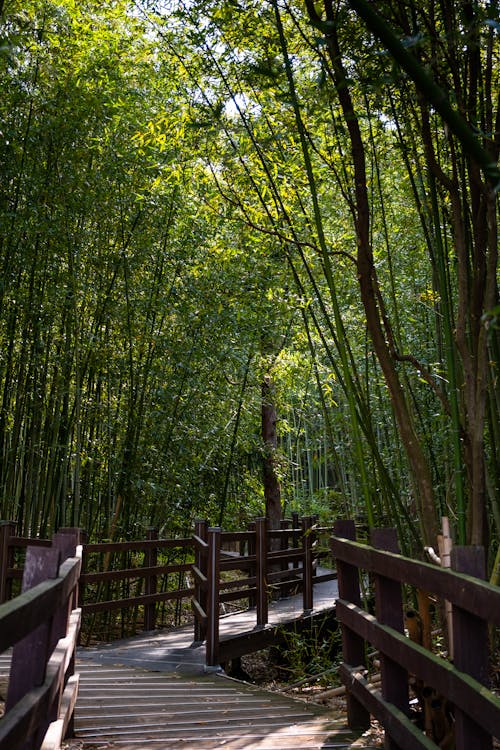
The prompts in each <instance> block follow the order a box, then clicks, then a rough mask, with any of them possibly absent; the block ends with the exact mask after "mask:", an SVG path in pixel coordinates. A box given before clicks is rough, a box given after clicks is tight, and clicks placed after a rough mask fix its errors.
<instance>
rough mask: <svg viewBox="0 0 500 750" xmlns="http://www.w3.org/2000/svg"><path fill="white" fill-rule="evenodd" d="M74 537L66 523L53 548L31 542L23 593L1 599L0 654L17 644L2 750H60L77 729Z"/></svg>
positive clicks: (1, 723)
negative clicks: (63, 740)
mask: <svg viewBox="0 0 500 750" xmlns="http://www.w3.org/2000/svg"><path fill="white" fill-rule="evenodd" d="M77 541H78V535H77V532H76V531H75V530H74V529H67V530H64V531H61V532H59V533H58V534H56V535H55V536H54V539H53V540H52V544H51V546H50V547H48V546H47V545H38V546H31V545H30V546H27V549H26V557H25V562H24V568H23V576H22V593H21V594H20V595H19V596H16V597H15V598H13V599H11V600H10V601H7V602H5V603H3V604H1V605H0V652H4V651H6V650H7V649H9V648H11V647H13V649H12V658H11V663H10V672H9V682H8V690H7V697H6V702H5V714H4V716H3V717H2V718H1V719H0V750H17V748H22V749H23V750H38V749H39V748H42V749H43V750H58V748H60V747H61V742H62V739H63V738H64V737H65V736H66V735H67V734H71V733H72V722H73V709H74V705H75V701H76V695H77V692H78V675H75V674H74V666H75V648H76V643H77V639H78V632H79V628H80V619H81V610H79V609H77V608H76V601H77V591H78V578H79V575H80V568H81V547H79V548H78V549H77ZM61 561H63V562H62V564H61Z"/></svg>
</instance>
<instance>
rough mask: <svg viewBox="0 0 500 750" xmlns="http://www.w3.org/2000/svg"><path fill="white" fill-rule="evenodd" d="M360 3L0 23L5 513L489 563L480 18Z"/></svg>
mask: <svg viewBox="0 0 500 750" xmlns="http://www.w3.org/2000/svg"><path fill="white" fill-rule="evenodd" d="M373 7H374V6H369V5H368V6H367V5H366V4H365V3H363V2H358V1H356V2H354V1H353V2H352V3H344V2H339V3H337V4H334V3H333V2H331V0H323V1H322V2H316V3H313V2H305V3H299V2H293V1H292V2H286V1H285V0H270V1H269V2H261V1H260V0H233V1H231V2H230V1H229V0H226V2H223V1H219V0H197V1H196V2H193V1H191V2H187V1H186V2H172V3H169V2H160V3H153V2H146V1H145V2H135V3H130V2H127V0H116V2H113V3H105V4H99V3H96V2H93V1H92V0H88V1H86V2H83V3H79V4H77V3H75V2H74V1H73V0H61V1H60V2H55V1H54V2H51V1H49V0H30V1H29V2H25V3H20V2H17V0H12V1H10V2H9V0H7V1H6V2H4V3H3V7H0V10H1V13H2V16H1V28H0V68H1V77H2V82H3V97H2V100H1V102H0V131H1V135H0V154H1V156H0V164H1V166H0V168H1V176H2V181H1V186H0V262H1V268H2V272H1V283H0V338H1V348H0V399H1V411H0V455H1V466H0V501H1V517H2V518H14V519H15V520H17V521H18V522H19V524H20V527H21V528H22V529H23V530H24V531H25V532H29V533H41V534H44V533H46V532H47V531H49V530H51V529H52V528H53V527H57V526H58V525H62V524H66V525H83V526H85V527H86V528H88V530H89V531H90V533H91V534H96V535H99V536H116V535H125V536H135V535H137V533H139V532H140V531H142V529H143V528H144V526H147V525H149V524H156V525H159V526H160V527H161V528H162V530H163V532H164V533H165V532H166V531H167V530H168V532H169V533H170V532H172V531H173V530H175V529H181V528H187V527H188V526H189V525H190V523H191V521H192V519H193V517H194V516H196V515H200V514H201V515H206V516H208V517H209V518H210V521H211V522H212V523H224V525H226V526H229V525H241V524H244V523H246V522H247V521H248V519H249V518H250V517H252V516H253V515H255V514H260V513H262V512H263V510H264V509H265V506H266V503H267V505H268V506H269V502H270V501H269V497H268V494H267V490H266V488H265V486H264V485H263V481H262V467H263V466H264V467H266V477H267V479H266V483H267V484H269V481H273V482H274V490H273V491H274V493H275V496H276V493H278V495H277V496H278V501H279V496H280V495H281V505H282V508H283V509H285V510H290V509H294V510H295V509H297V510H300V511H311V510H312V511H314V512H319V513H320V514H322V515H323V517H324V518H325V519H326V518H330V519H331V518H333V517H335V516H338V515H356V516H359V517H361V518H363V519H364V520H366V522H367V523H368V524H369V525H374V524H377V523H390V524H396V525H397V526H398V528H399V531H400V537H401V539H402V543H403V545H404V546H405V547H406V548H408V549H409V548H413V549H415V548H418V547H421V546H422V543H423V542H426V543H428V542H430V543H434V535H435V532H436V530H437V528H438V523H439V517H440V515H441V514H446V515H450V516H451V518H452V520H453V521H454V524H455V527H456V532H457V537H458V538H459V539H460V540H461V541H463V542H464V541H472V542H474V543H485V544H488V543H489V542H490V541H491V540H496V541H495V544H493V545H492V549H493V550H495V549H496V547H497V540H498V536H499V533H500V505H499V498H500V469H499V463H500V462H499V456H498V451H499V446H500V436H499V425H500V418H499V417H500V414H499V412H500V401H499V396H498V394H499V388H498V366H499V336H498V330H499V327H498V316H499V300H498V198H497V192H496V190H497V188H498V184H497V182H498V173H497V171H496V167H495V164H496V162H497V160H498V151H499V145H500V136H499V132H500V126H499V118H500V110H499V107H498V100H497V95H498V90H499V88H500V87H499V83H500V82H499V71H500V60H499V52H500V45H499V25H498V4H497V3H496V2H471V3H456V2H452V1H451V0H446V2H443V3H436V2H434V0H424V1H423V2H411V0H408V2H406V1H405V2H400V3H397V4H393V3H390V2H382V3H377V4H376V13H374V12H373ZM443 102H444V104H443ZM266 410H267V411H266ZM275 413H277V415H278V421H277V440H278V444H277V446H275V445H274V443H273V436H272V435H271V434H266V432H265V429H264V432H263V424H264V422H265V421H266V419H267V421H268V422H269V420H270V421H271V422H273V420H274V419H275V416H273V415H274V414H275ZM264 414H267V417H264Z"/></svg>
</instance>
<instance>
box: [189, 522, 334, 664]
mask: <svg viewBox="0 0 500 750" xmlns="http://www.w3.org/2000/svg"><path fill="white" fill-rule="evenodd" d="M322 532H323V533H326V534H328V536H329V535H330V530H329V529H320V528H319V527H318V526H317V525H316V524H315V523H314V519H313V518H312V517H311V516H308V517H305V518H303V519H302V521H301V527H300V528H297V526H295V528H294V527H293V526H292V527H291V528H289V525H288V524H287V523H286V522H284V523H283V524H282V528H281V529H279V530H270V529H268V524H267V520H266V519H265V518H258V519H257V520H256V521H255V522H254V523H253V524H252V528H251V529H250V530H249V531H240V532H223V531H222V529H221V528H219V527H214V528H208V526H207V524H206V523H205V522H203V521H199V522H198V523H197V525H196V529H195V534H194V542H195V546H196V551H195V555H196V559H195V562H194V564H193V568H192V570H193V576H194V579H195V590H194V596H193V599H192V606H193V612H194V616H195V640H196V641H199V642H202V641H204V640H205V639H206V663H207V665H208V666H214V667H215V666H217V665H218V664H219V663H220V662H221V661H225V657H224V655H223V653H222V651H221V643H220V638H219V625H220V610H221V605H223V604H225V603H227V602H235V601H237V602H241V604H242V606H241V608H242V609H246V608H247V607H248V608H252V607H255V627H256V628H261V629H263V628H265V626H266V625H267V623H268V615H269V609H268V604H269V600H270V599H271V598H272V597H273V596H274V597H275V598H279V597H280V595H281V594H282V593H283V592H284V593H289V592H290V591H291V589H293V590H296V591H297V592H300V591H302V600H303V610H304V612H305V613H308V612H311V610H312V609H313V604H314V602H313V586H314V584H315V583H319V582H321V581H328V580H333V579H334V578H336V574H335V573H334V572H329V573H325V574H323V575H320V574H319V573H317V567H318V563H319V560H320V554H319V551H318V549H317V547H318V541H319V536H320V534H321V533H322ZM227 546H231V547H232V549H231V550H225V547H227ZM235 546H237V547H238V551H235V550H234V547H235ZM242 574H243V577H242ZM332 604H333V602H332Z"/></svg>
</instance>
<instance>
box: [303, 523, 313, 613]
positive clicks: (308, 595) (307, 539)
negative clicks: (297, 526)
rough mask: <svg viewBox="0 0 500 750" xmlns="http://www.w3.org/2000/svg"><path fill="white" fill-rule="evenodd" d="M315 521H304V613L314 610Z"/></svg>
mask: <svg viewBox="0 0 500 750" xmlns="http://www.w3.org/2000/svg"><path fill="white" fill-rule="evenodd" d="M312 528H313V519H312V516H304V517H303V519H302V600H303V608H304V612H305V613H308V612H311V611H312V609H313V533H312Z"/></svg>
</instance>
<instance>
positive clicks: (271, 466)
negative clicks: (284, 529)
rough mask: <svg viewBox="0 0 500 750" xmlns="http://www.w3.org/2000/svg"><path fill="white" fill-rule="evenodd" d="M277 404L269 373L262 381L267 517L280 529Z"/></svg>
mask: <svg viewBox="0 0 500 750" xmlns="http://www.w3.org/2000/svg"><path fill="white" fill-rule="evenodd" d="M276 418H277V417H276V404H275V399H274V386H273V383H272V380H271V378H270V376H269V375H266V376H265V378H264V380H263V382H262V441H263V443H264V462H263V464H264V465H263V469H264V474H263V481H264V498H265V501H266V517H267V518H269V522H270V525H271V528H273V529H278V528H279V525H280V520H281V487H280V483H279V479H278V474H277V472H276V449H277V446H278V436H277V432H276Z"/></svg>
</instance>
